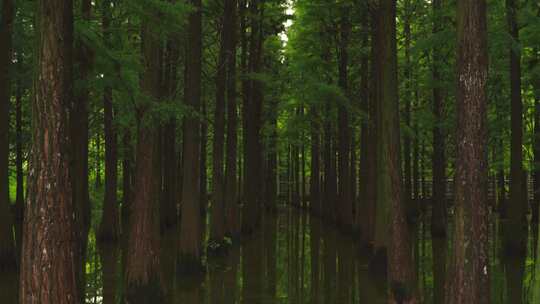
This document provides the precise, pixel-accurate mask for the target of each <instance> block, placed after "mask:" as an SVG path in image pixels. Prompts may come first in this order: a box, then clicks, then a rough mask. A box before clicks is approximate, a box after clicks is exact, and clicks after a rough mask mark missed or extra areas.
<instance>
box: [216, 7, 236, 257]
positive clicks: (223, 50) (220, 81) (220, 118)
mask: <svg viewBox="0 0 540 304" xmlns="http://www.w3.org/2000/svg"><path fill="white" fill-rule="evenodd" d="M233 2H234V0H226V1H225V7H224V12H223V18H222V24H221V47H220V51H219V62H218V67H217V75H216V105H215V110H214V111H215V112H214V138H213V149H212V154H213V155H212V161H213V166H212V179H213V181H212V187H213V190H212V222H211V226H212V229H211V232H210V239H211V240H212V241H211V242H214V243H215V244H210V245H211V246H212V248H213V246H214V245H218V248H220V247H221V246H222V245H224V243H223V241H224V237H225V180H224V168H223V163H224V159H223V158H224V153H223V152H224V142H225V106H226V103H225V101H226V100H225V99H226V93H227V92H226V89H227V76H228V75H227V68H228V66H229V63H228V61H229V60H230V59H231V58H230V55H229V54H230V50H231V46H230V43H231V39H230V38H229V36H230V35H231V32H232V31H233V30H234V29H235V28H234V27H233V24H232V23H231V21H232V20H231V19H232V18H231V14H232V12H233V11H234V9H235V6H234V3H233Z"/></svg>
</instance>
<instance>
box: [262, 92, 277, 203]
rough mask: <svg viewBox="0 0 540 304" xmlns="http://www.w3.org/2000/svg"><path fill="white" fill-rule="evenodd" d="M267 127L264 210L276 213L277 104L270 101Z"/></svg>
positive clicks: (275, 101) (274, 101)
mask: <svg viewBox="0 0 540 304" xmlns="http://www.w3.org/2000/svg"><path fill="white" fill-rule="evenodd" d="M268 111H269V113H268V117H269V118H268V125H269V129H270V135H269V137H268V145H267V150H266V151H267V153H268V154H267V159H266V164H267V166H266V170H265V173H266V177H265V179H266V181H265V185H266V197H265V200H266V202H265V205H266V209H267V210H268V211H270V212H271V213H275V212H277V174H278V156H277V155H278V113H277V111H278V102H277V100H272V101H271V105H270V107H269V109H268Z"/></svg>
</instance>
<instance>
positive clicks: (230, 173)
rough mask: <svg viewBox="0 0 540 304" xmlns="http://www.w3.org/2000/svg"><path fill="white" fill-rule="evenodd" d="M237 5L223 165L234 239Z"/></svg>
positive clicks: (237, 222) (228, 220) (237, 218)
mask: <svg viewBox="0 0 540 304" xmlns="http://www.w3.org/2000/svg"><path fill="white" fill-rule="evenodd" d="M237 3H238V0H233V5H232V7H233V9H232V11H231V34H230V36H229V39H230V40H231V44H230V47H231V49H230V53H229V54H228V56H230V58H229V60H228V61H227V63H228V66H227V143H226V145H227V151H226V164H225V201H226V202H225V209H226V212H225V213H226V229H227V234H228V235H229V236H230V237H232V238H233V239H235V238H236V237H237V236H238V234H239V232H240V215H239V210H238V209H239V208H238V193H237V189H236V188H237V183H238V177H237V174H236V173H237V165H238V164H237V159H238V157H237V151H238V109H237V102H236V99H237V93H236V92H237V89H236V45H237V35H238V34H237V31H238V20H237Z"/></svg>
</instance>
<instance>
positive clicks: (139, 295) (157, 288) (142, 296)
mask: <svg viewBox="0 0 540 304" xmlns="http://www.w3.org/2000/svg"><path fill="white" fill-rule="evenodd" d="M163 301H164V295H163V291H162V290H161V283H160V281H159V279H158V278H152V279H150V281H148V282H147V283H139V282H137V283H128V286H127V288H126V303H130V304H150V303H162V302H163Z"/></svg>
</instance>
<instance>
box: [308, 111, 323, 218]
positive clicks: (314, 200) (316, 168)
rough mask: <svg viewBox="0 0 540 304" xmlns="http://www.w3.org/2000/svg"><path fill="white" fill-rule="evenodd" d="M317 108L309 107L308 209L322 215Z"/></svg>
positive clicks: (319, 131)
mask: <svg viewBox="0 0 540 304" xmlns="http://www.w3.org/2000/svg"><path fill="white" fill-rule="evenodd" d="M319 116H320V115H319V112H318V111H317V106H312V107H311V122H310V125H311V177H310V186H309V196H310V209H311V212H313V214H315V215H322V214H321V212H322V206H321V203H322V201H321V189H320V187H321V184H320V180H321V168H320V163H321V160H320V158H321V146H320V145H321V138H320V134H321V128H320V125H319V119H320V117H319Z"/></svg>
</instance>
